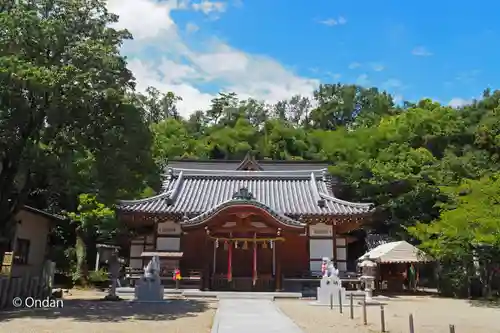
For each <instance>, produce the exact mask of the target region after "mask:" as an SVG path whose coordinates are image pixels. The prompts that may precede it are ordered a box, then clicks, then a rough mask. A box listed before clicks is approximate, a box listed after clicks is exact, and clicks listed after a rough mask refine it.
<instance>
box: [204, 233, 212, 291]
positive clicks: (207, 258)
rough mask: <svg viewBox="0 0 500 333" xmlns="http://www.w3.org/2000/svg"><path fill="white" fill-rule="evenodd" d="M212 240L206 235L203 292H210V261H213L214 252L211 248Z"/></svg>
mask: <svg viewBox="0 0 500 333" xmlns="http://www.w3.org/2000/svg"><path fill="white" fill-rule="evenodd" d="M210 243H211V242H210V238H209V237H208V235H205V244H204V249H205V250H204V251H203V273H202V278H203V281H202V289H203V290H209V289H210V261H211V258H210V257H211V255H212V253H213V252H212V251H210V250H211V246H210Z"/></svg>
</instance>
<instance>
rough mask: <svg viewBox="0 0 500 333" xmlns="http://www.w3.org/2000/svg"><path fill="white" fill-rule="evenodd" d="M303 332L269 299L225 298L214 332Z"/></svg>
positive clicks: (217, 316)
mask: <svg viewBox="0 0 500 333" xmlns="http://www.w3.org/2000/svg"><path fill="white" fill-rule="evenodd" d="M234 332H238V333H256V332H259V333H303V331H302V330H301V329H300V328H299V327H298V326H297V325H296V324H295V323H294V322H293V321H292V320H291V319H290V318H288V317H287V316H285V315H284V314H283V313H282V312H281V311H280V310H279V309H278V307H277V306H276V305H275V304H274V302H273V301H271V300H269V299H238V298H223V299H220V300H219V306H218V309H217V313H216V315H215V318H214V324H213V327H212V333H234Z"/></svg>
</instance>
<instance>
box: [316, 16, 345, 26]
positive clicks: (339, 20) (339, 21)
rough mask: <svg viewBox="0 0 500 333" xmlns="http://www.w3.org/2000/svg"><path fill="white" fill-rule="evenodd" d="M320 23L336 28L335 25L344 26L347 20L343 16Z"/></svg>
mask: <svg viewBox="0 0 500 333" xmlns="http://www.w3.org/2000/svg"><path fill="white" fill-rule="evenodd" d="M319 23H321V24H324V25H328V26H330V27H331V26H334V25H344V24H346V23H347V20H346V19H345V17H343V16H339V17H338V18H329V19H326V20H322V21H319Z"/></svg>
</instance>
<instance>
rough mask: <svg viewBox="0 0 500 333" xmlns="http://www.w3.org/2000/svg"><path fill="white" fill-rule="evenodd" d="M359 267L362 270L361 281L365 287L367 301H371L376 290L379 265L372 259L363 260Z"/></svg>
mask: <svg viewBox="0 0 500 333" xmlns="http://www.w3.org/2000/svg"><path fill="white" fill-rule="evenodd" d="M358 266H359V267H360V268H361V273H362V275H361V281H363V284H364V285H365V296H366V301H371V300H372V296H373V289H375V274H376V268H377V263H376V262H375V261H373V260H371V259H370V258H366V257H365V258H362V259H361V261H360V263H359V264H358Z"/></svg>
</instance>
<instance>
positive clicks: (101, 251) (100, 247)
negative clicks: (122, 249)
mask: <svg viewBox="0 0 500 333" xmlns="http://www.w3.org/2000/svg"><path fill="white" fill-rule="evenodd" d="M96 247H97V258H96V267H95V268H96V271H97V270H99V260H100V259H105V260H106V261H107V262H108V271H109V273H110V280H111V286H110V288H109V290H108V295H106V297H105V298H104V299H105V300H111V301H116V300H120V298H119V297H118V296H117V295H116V287H117V282H118V279H119V277H120V265H121V261H120V258H119V257H118V252H119V247H118V246H114V245H107V244H97V246H96Z"/></svg>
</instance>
